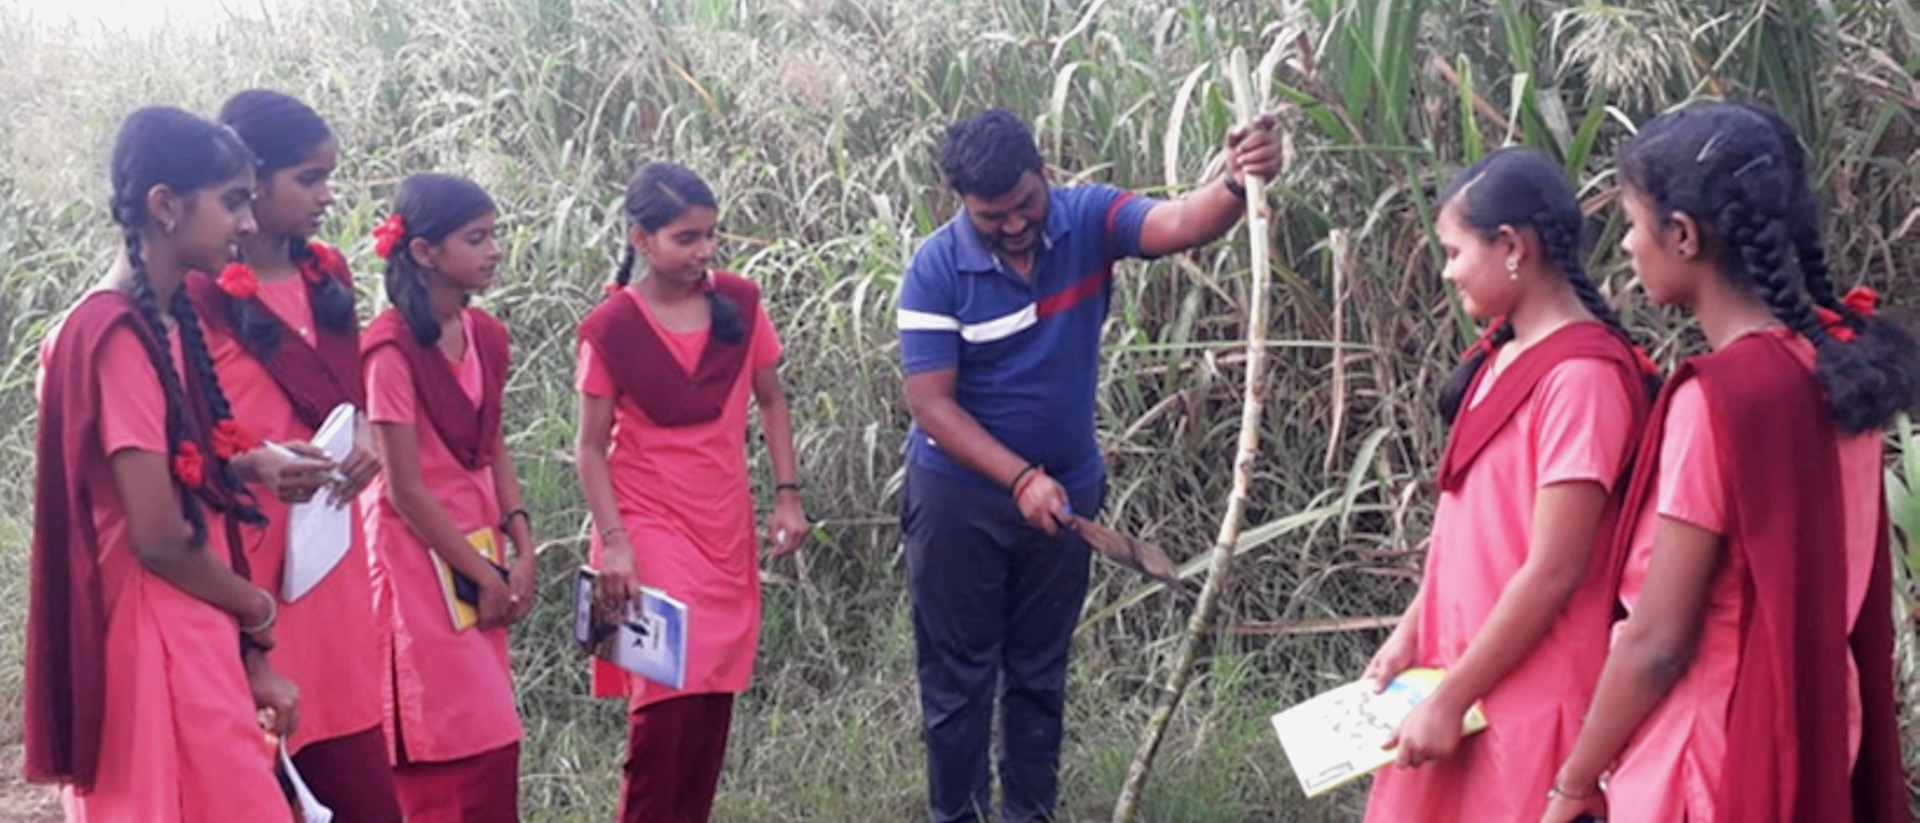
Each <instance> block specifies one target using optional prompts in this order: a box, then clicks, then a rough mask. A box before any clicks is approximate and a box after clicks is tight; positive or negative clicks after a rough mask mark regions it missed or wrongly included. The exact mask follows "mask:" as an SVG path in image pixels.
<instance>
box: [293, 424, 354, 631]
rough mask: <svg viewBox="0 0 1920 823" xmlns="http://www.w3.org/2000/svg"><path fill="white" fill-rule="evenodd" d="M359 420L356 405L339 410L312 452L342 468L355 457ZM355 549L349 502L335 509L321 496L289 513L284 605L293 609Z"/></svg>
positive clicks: (323, 427)
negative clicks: (322, 454) (324, 456)
mask: <svg viewBox="0 0 1920 823" xmlns="http://www.w3.org/2000/svg"><path fill="white" fill-rule="evenodd" d="M355 415H356V412H355V410H354V408H353V406H352V405H349V404H346V403H342V404H340V405H338V406H335V407H334V409H333V412H332V413H330V414H328V415H327V420H326V422H325V423H322V424H321V426H320V431H318V432H316V433H315V434H314V436H313V445H314V447H315V448H318V449H319V450H321V451H323V452H326V453H327V456H328V457H331V458H333V459H334V460H335V461H337V462H344V461H345V460H346V459H347V456H348V455H350V454H352V453H353V436H354V431H353V429H354V417H355ZM352 544H353V506H352V503H351V502H349V503H347V504H346V505H341V506H335V505H334V504H333V503H332V501H331V500H330V495H329V494H325V493H322V494H320V495H316V496H315V497H314V499H313V500H310V501H308V502H305V503H295V504H294V505H293V506H292V507H291V508H290V509H289V510H288V512H287V562H286V569H285V571H284V572H283V573H282V575H281V577H280V599H282V600H285V601H287V602H288V603H291V602H293V601H295V600H298V599H300V597H301V596H302V595H305V594H306V593H307V592H310V591H312V590H313V587H314V586H316V585H319V583H320V581H321V580H322V579H324V578H325V577H326V576H327V574H328V573H329V572H331V571H333V568H334V567H335V566H338V565H339V564H340V558H342V557H345V556H346V554H347V549H348V547H350V546H351V545H352Z"/></svg>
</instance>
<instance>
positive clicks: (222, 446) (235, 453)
mask: <svg viewBox="0 0 1920 823" xmlns="http://www.w3.org/2000/svg"><path fill="white" fill-rule="evenodd" d="M209 439H210V440H212V441H213V453H214V454H215V455H217V456H218V457H219V458H220V459H221V460H232V459H234V458H236V457H239V456H240V455H243V454H246V453H247V452H250V451H253V450H254V449H257V448H259V447H260V438H258V437H256V436H254V434H253V432H250V431H247V430H246V429H245V428H244V427H242V426H241V425H240V424H239V423H238V422H236V421H234V420H233V419H231V418H229V419H226V420H222V421H220V424H219V425H217V426H214V427H213V434H212V435H211V436H210V437H209Z"/></svg>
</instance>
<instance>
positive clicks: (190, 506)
mask: <svg viewBox="0 0 1920 823" xmlns="http://www.w3.org/2000/svg"><path fill="white" fill-rule="evenodd" d="M253 162H254V160H253V155H252V154H251V153H250V152H248V150H247V147H246V144H244V143H242V142H241V141H240V139H239V138H238V137H236V136H235V135H234V134H233V132H231V131H230V130H228V129H225V128H222V127H220V126H218V125H216V124H214V123H211V122H208V121H207V120H205V119H203V118H201V117H198V116H196V115H193V114H190V113H188V112H185V111H182V110H180V109H176V108H168V107H162V106H154V107H149V108H143V109H140V110H138V111H135V112H134V113H133V114H131V115H129V116H128V117H127V119H126V122H125V123H124V124H123V125H122V126H121V127H120V134H119V137H118V138H117V139H116V140H115V142H114V147H113V160H112V167H113V168H112V173H111V175H110V178H111V183H112V186H113V199H112V203H111V207H112V208H111V211H112V214H113V221H114V223H115V224H117V225H119V226H120V235H121V241H122V243H124V244H125V247H126V255H127V261H128V263H129V264H130V265H131V267H132V269H133V304H134V307H135V308H136V309H137V310H138V311H139V313H140V318H141V320H142V321H143V322H144V323H145V324H146V326H147V329H148V330H149V331H150V332H152V335H153V338H154V339H155V340H156V341H158V342H159V346H157V347H152V348H149V349H148V355H149V358H150V359H151V361H152V364H153V369H154V371H155V372H157V373H158V374H159V376H160V388H161V391H162V393H163V394H164V395H165V398H166V416H167V419H166V431H167V453H168V454H169V455H173V454H177V453H179V451H180V449H181V446H182V444H184V443H189V442H193V438H194V431H193V427H192V424H191V422H190V421H189V419H188V415H189V414H190V412H189V411H188V405H187V400H186V389H185V388H184V385H185V384H184V383H183V382H182V380H181V378H180V373H179V372H178V371H177V370H176V369H175V368H174V363H173V357H172V356H171V355H170V354H169V353H168V352H167V345H166V340H167V338H168V335H167V327H166V324H165V321H164V320H163V318H162V316H161V306H160V305H159V298H158V296H157V295H156V294H155V293H154V291H153V283H152V280H151V277H150V275H149V273H148V271H147V262H146V254H145V252H146V249H145V248H144V244H145V241H144V240H143V239H142V235H141V231H142V230H144V229H145V228H146V227H147V226H148V224H149V223H151V222H152V220H153V216H152V215H151V214H149V213H148V209H147V192H148V191H150V190H151V189H153V187H155V186H166V187H167V188H169V189H171V190H173V191H174V192H175V193H178V194H180V195H182V196H188V195H191V194H192V193H193V192H195V191H197V190H200V189H203V188H206V187H208V186H211V185H214V184H217V183H220V182H223V181H226V180H231V179H233V177H234V176H236V175H238V174H241V173H242V172H244V171H246V170H247V168H248V167H249V166H251V165H252V164H253ZM167 311H168V312H169V313H170V314H172V316H173V318H174V322H175V324H176V325H177V326H178V327H179V329H180V347H181V351H182V353H183V354H184V355H185V356H186V361H187V363H188V365H189V367H190V368H192V369H194V372H195V377H196V378H197V379H196V381H195V382H197V383H198V385H199V388H200V391H201V397H200V400H201V402H202V404H203V405H204V406H205V407H206V409H207V410H208V411H209V413H210V414H211V415H212V417H213V419H212V420H208V421H204V423H205V425H207V426H208V427H209V428H211V427H213V426H217V425H218V424H219V423H221V422H222V421H226V420H231V419H232V417H233V412H232V409H231V408H230V407H229V405H228V403H227V397H226V393H225V392H223V391H221V388H220V380H219V377H218V376H217V375H216V374H215V373H214V370H213V358H212V356H211V355H209V354H208V353H207V346H206V340H205V338H203V337H202V336H201V334H200V323H199V319H198V318H197V317H195V315H194V312H193V304H192V301H190V300H189V299H188V298H187V295H186V292H185V290H184V289H182V290H178V291H175V292H174V295H173V298H172V301H171V303H170V305H169V306H168V307H167ZM196 448H197V446H196ZM204 459H207V460H212V461H213V465H214V468H215V470H214V471H212V472H210V473H208V474H207V476H206V480H205V481H204V482H212V483H217V484H220V486H221V488H222V490H223V491H225V492H226V494H227V497H229V498H230V499H232V500H233V501H235V507H234V510H233V511H231V512H229V514H230V515H232V516H234V517H237V518H239V519H241V520H243V521H246V522H250V523H259V522H264V518H262V517H261V515H260V512H259V510H258V509H257V508H255V507H254V506H253V505H252V504H251V497H250V496H248V495H247V493H246V490H245V489H244V487H243V486H242V484H241V483H240V482H239V479H238V478H237V477H235V476H234V474H233V471H232V468H231V467H229V466H228V465H227V463H226V461H224V460H222V459H220V458H219V457H218V456H217V455H206V456H205V458H204ZM180 507H181V515H182V516H184V517H185V518H186V520H187V523H188V525H189V526H191V527H192V529H193V536H194V543H195V544H202V543H203V542H204V541H205V539H206V516H205V513H204V512H202V511H201V508H200V501H199V499H198V496H197V495H194V494H182V495H181V496H180Z"/></svg>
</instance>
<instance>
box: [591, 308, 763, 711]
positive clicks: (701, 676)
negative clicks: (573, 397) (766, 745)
mask: <svg viewBox="0 0 1920 823" xmlns="http://www.w3.org/2000/svg"><path fill="white" fill-rule="evenodd" d="M611 299H615V300H632V301H634V302H635V303H637V304H639V306H640V312H641V315H642V316H643V317H645V318H646V320H647V322H648V323H652V324H653V325H654V330H655V331H656V332H658V333H659V336H660V338H661V340H663V341H664V342H665V343H666V345H667V347H668V349H670V350H671V351H672V352H673V357H674V360H676V361H678V362H679V364H680V367H681V368H682V369H685V370H687V371H692V370H693V368H694V366H695V365H696V364H697V363H698V362H699V360H700V352H701V351H702V350H704V349H705V348H706V345H707V336H708V332H707V331H706V330H700V331H694V332H674V331H669V330H667V329H666V328H664V327H662V326H661V325H660V324H659V323H658V322H657V321H655V320H654V318H653V313H652V311H650V310H649V309H648V308H647V304H646V301H645V300H643V299H641V298H640V296H639V294H637V293H636V292H634V290H633V289H631V288H629V289H625V290H623V291H621V292H620V293H619V294H617V295H615V296H614V297H613V298H611ZM753 322H754V324H755V328H754V332H753V339H752V342H751V345H752V350H751V351H750V352H749V354H748V357H747V365H746V368H743V369H741V371H740V375H739V377H737V378H735V380H734V384H733V389H732V391H731V393H729V394H728V395H727V401H726V405H725V408H724V409H723V410H722V411H721V414H720V417H718V418H716V419H714V420H712V421H710V422H707V423H700V424H695V425H691V426H677V427H665V426H660V425H657V424H655V423H654V422H653V421H651V420H649V419H647V416H646V413H645V412H643V411H641V410H640V407H639V406H637V405H635V404H634V402H633V401H632V400H630V399H628V398H625V397H621V398H620V399H619V401H618V402H617V403H615V405H614V422H613V446H612V449H611V451H610V452H609V453H608V456H607V462H608V464H609V466H610V468H611V473H612V475H613V493H614V497H615V499H616V500H618V501H619V504H620V519H621V523H622V525H624V526H625V527H626V529H627V534H628V538H627V539H628V540H629V541H630V542H631V543H632V545H633V547H634V553H635V555H636V556H635V558H634V565H635V567H636V569H637V570H638V572H639V579H640V583H641V585H644V586H651V587H654V588H658V589H661V590H663V591H665V592H666V593H667V594H668V595H669V596H671V597H673V598H674V599H676V600H679V601H680V602H682V603H685V604H686V606H687V635H688V644H687V681H686V688H685V689H684V690H680V691H676V690H674V689H670V688H667V687H665V686H662V685H659V684H657V683H654V682H652V681H650V680H647V679H645V678H641V677H636V676H629V675H627V673H626V672H624V671H622V670H619V669H616V668H614V667H612V666H608V665H606V664H604V663H598V662H596V664H595V670H594V693H595V694H596V695H600V696H618V695H626V696H627V697H628V701H629V702H628V705H629V708H631V709H639V708H641V707H643V706H646V705H648V704H650V703H656V702H659V701H661V700H666V699H668V698H671V697H677V696H679V695H683V694H700V693H715V692H724V693H738V692H741V691H745V690H746V688H747V681H748V679H749V678H750V677H751V676H752V673H753V656H754V649H755V645H756V643H757V641H758V639H759V634H760V568H759V561H758V557H757V551H756V549H757V546H758V544H759V541H758V539H757V537H756V535H755V529H754V519H753V494H752V491H751V489H750V488H749V486H748V477H747V450H746V442H747V407H748V405H749V400H750V399H751V395H752V389H753V372H755V371H758V370H760V369H763V368H766V367H768V366H772V365H773V364H775V363H777V362H779V360H780V356H781V347H780V339H779V337H778V336H777V335H776V334H775V332H774V329H773V323H772V322H771V321H769V320H768V318H767V314H766V311H765V309H764V308H763V309H762V310H761V311H759V312H758V313H757V316H756V317H755V318H754V321H753ZM576 377H577V386H578V388H579V390H580V392H581V393H582V394H587V395H593V396H596V397H616V396H619V391H618V389H617V387H616V385H615V383H614V379H613V375H612V374H611V373H610V372H609V371H608V370H607V368H606V366H605V365H604V364H603V363H601V362H599V360H598V359H597V356H596V353H595V352H594V350H593V347H592V345H591V344H587V343H581V344H580V348H579V369H578V374H577V375H576ZM600 548H601V546H600V539H599V536H598V534H596V535H595V537H594V542H593V562H594V563H596V564H598V563H599V562H600Z"/></svg>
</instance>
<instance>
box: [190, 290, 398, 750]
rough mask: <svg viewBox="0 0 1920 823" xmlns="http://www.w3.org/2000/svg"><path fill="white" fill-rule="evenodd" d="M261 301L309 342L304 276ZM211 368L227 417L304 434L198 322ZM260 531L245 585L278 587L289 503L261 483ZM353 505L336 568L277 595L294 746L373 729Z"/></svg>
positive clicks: (282, 402)
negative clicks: (298, 593) (296, 711)
mask: <svg viewBox="0 0 1920 823" xmlns="http://www.w3.org/2000/svg"><path fill="white" fill-rule="evenodd" d="M258 298H259V301H260V302H261V303H262V304H264V305H265V306H266V308H267V309H268V310H269V311H271V312H273V314H274V315H275V316H277V317H279V318H280V319H281V320H282V321H283V322H284V323H285V324H286V325H287V326H288V327H289V328H291V329H293V330H294V331H295V333H297V334H298V335H299V337H300V339H298V340H295V339H292V338H282V340H281V341H280V345H282V346H298V345H307V346H312V345H314V342H315V340H316V339H317V338H316V336H315V332H314V325H313V323H314V320H313V305H312V303H311V301H310V299H309V297H308V293H307V285H306V282H305V281H303V280H301V279H300V278H299V277H289V278H286V279H283V280H276V281H273V282H267V281H261V282H260V291H259V294H258ZM202 328H204V329H205V331H206V335H207V350H208V351H209V352H210V353H211V354H212V355H213V364H214V369H215V370H216V371H218V372H219V374H220V385H221V386H222V387H223V388H224V389H225V390H226V393H227V401H228V402H229V403H230V404H231V405H232V407H233V417H234V419H235V420H238V421H240V423H241V424H242V425H243V426H245V427H246V428H247V429H248V430H249V431H251V432H253V433H254V434H256V435H258V436H260V437H264V438H266V439H268V440H272V441H274V442H292V441H305V440H309V439H312V437H313V430H312V429H310V428H308V427H307V426H306V425H305V424H304V423H302V422H301V421H300V418H299V416H297V415H296V414H294V411H293V406H292V404H290V403H289V402H288V401H287V396H286V394H285V393H284V392H282V391H281V389H280V385H279V384H278V383H276V382H274V379H273V377H272V375H269V374H268V373H267V371H266V369H265V368H264V367H262V366H261V365H260V361H258V360H255V359H254V357H253V355H251V354H249V353H248V352H247V350H246V349H245V348H244V347H242V346H241V344H240V343H239V341H237V340H235V339H234V338H233V337H232V336H230V335H229V334H228V333H227V332H225V331H222V330H221V329H220V328H219V327H217V326H215V325H214V324H211V323H206V324H202ZM254 492H255V496H256V497H257V498H258V500H259V504H260V511H261V513H262V514H265V515H266V516H267V519H268V522H269V525H268V526H267V528H265V529H257V530H249V531H248V532H247V533H246V534H247V537H248V538H249V540H250V541H251V542H250V543H249V544H248V546H247V547H246V551H247V564H248V565H249V567H250V570H251V572H252V575H253V584H254V585H256V586H259V587H260V588H262V589H266V590H267V591H270V592H273V593H274V594H275V595H278V594H279V593H280V577H281V573H282V570H283V569H284V568H285V566H286V554H287V515H288V507H287V505H286V504H284V503H282V502H280V499H279V498H278V497H275V496H274V495H273V493H272V491H270V490H268V489H255V490H254ZM353 505H355V507H356V513H355V516H354V518H353V521H354V535H353V538H354V539H353V545H352V546H351V547H350V548H349V549H348V550H347V554H346V556H345V557H343V558H341V560H340V565H339V566H336V567H335V568H334V570H333V571H332V572H331V573H329V574H328V575H327V577H326V578H325V579H323V580H321V581H320V583H319V584H318V585H316V586H314V588H313V589H312V590H311V591H309V592H307V593H306V594H305V595H303V596H302V597H301V598H300V599H299V600H297V601H294V602H292V603H288V602H286V601H285V600H282V601H280V618H279V622H277V623H275V624H274V632H273V634H274V639H275V641H276V642H277V644H278V645H276V646H275V647H274V650H273V667H274V668H275V669H277V670H278V671H279V672H280V673H281V674H283V675H286V676H287V678H288V679H290V680H292V681H293V682H294V684H295V685H298V686H299V687H300V725H299V728H298V729H296V730H295V732H294V735H293V737H292V738H291V739H290V740H288V742H287V747H288V749H289V750H291V751H294V752H298V751H299V750H300V749H301V748H304V747H305V746H306V745H307V744H308V743H313V742H316V741H320V740H331V739H333V738H337V737H344V736H346V735H350V734H355V733H357V732H363V731H366V730H368V729H371V728H373V727H375V726H378V725H380V671H381V667H380V658H379V656H378V655H377V653H376V649H377V648H378V647H377V645H376V644H375V635H374V631H373V588H372V585H371V583H370V582H369V580H368V576H367V574H368V573H367V542H366V534H365V531H364V529H362V528H361V523H360V517H359V515H358V512H357V507H358V503H355V504H353Z"/></svg>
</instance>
